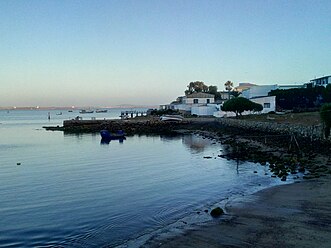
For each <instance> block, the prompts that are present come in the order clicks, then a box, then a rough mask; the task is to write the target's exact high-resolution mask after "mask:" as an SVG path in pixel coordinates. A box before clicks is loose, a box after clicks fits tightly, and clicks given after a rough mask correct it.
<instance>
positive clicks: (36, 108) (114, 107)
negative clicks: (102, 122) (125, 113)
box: [0, 105, 158, 111]
mask: <svg viewBox="0 0 331 248" xmlns="http://www.w3.org/2000/svg"><path fill="white" fill-rule="evenodd" d="M130 108H132V109H136V108H153V109H154V108H158V106H153V105H152V106H148V105H146V106H145V105H141V106H139V105H118V106H106V107H102V106H75V107H68V106H66V107H36V106H34V107H29V106H28V107H0V110H13V111H14V110H80V109H130Z"/></svg>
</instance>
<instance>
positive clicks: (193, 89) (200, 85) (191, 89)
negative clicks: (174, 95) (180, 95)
mask: <svg viewBox="0 0 331 248" xmlns="http://www.w3.org/2000/svg"><path fill="white" fill-rule="evenodd" d="M187 88H188V89H187V90H185V95H189V94H192V93H197V92H208V86H207V85H205V83H204V82H201V81H195V82H190V83H189V85H187Z"/></svg>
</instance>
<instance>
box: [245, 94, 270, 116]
mask: <svg viewBox="0 0 331 248" xmlns="http://www.w3.org/2000/svg"><path fill="white" fill-rule="evenodd" d="M249 100H251V101H252V102H255V103H258V104H261V105H262V107H263V110H262V111H261V112H260V113H261V114H267V113H269V112H270V111H276V96H260V97H255V98H251V99H249Z"/></svg>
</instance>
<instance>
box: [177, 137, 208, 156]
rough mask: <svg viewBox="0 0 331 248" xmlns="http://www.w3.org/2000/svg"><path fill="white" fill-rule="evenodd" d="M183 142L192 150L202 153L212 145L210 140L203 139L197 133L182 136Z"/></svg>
mask: <svg viewBox="0 0 331 248" xmlns="http://www.w3.org/2000/svg"><path fill="white" fill-rule="evenodd" d="M182 142H183V144H184V145H185V146H186V147H187V148H189V149H190V150H191V151H192V152H195V153H201V152H203V151H204V150H205V148H206V147H208V146H210V145H211V142H210V140H208V139H203V138H201V137H200V136H197V135H194V134H192V135H183V136H182Z"/></svg>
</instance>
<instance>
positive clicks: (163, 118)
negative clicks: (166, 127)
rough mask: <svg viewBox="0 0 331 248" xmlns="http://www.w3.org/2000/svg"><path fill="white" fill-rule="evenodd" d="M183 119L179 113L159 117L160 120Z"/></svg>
mask: <svg viewBox="0 0 331 248" xmlns="http://www.w3.org/2000/svg"><path fill="white" fill-rule="evenodd" d="M183 119H184V117H183V116H181V115H162V116H161V117H160V120H161V121H182V120H183Z"/></svg>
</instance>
